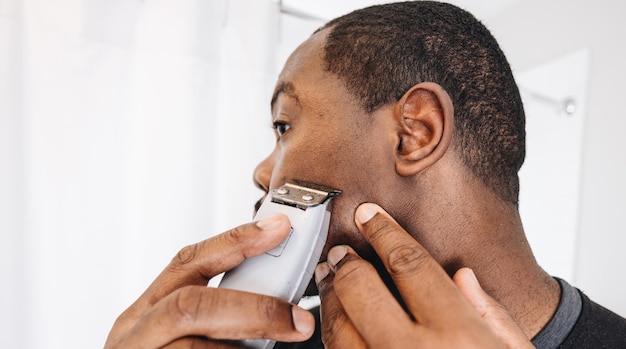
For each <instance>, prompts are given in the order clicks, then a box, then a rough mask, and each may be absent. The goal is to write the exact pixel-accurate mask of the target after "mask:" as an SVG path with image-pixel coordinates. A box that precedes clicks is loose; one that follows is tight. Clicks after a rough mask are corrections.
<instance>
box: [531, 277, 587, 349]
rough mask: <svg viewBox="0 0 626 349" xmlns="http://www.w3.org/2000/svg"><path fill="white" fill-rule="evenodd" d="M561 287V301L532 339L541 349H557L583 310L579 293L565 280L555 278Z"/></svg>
mask: <svg viewBox="0 0 626 349" xmlns="http://www.w3.org/2000/svg"><path fill="white" fill-rule="evenodd" d="M556 279H557V280H558V281H559V284H560V285H561V300H560V301H559V307H558V308H557V309H556V312H555V313H554V316H552V319H551V320H550V322H548V324H547V325H546V327H544V328H543V329H542V330H541V331H540V332H539V333H538V334H537V335H536V336H535V338H533V340H532V342H533V345H534V346H535V347H537V348H541V349H553V348H557V347H558V346H559V345H560V344H561V343H563V341H565V338H567V335H569V333H570V332H571V331H572V328H574V325H576V321H577V320H578V317H579V316H580V312H581V311H582V308H583V303H582V299H581V297H580V293H578V290H577V289H575V288H574V287H572V286H570V284H568V283H567V282H566V281H565V280H561V279H558V278H556Z"/></svg>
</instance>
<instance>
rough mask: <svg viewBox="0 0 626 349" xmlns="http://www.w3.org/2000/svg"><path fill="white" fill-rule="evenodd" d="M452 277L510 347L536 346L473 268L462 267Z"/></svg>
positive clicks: (492, 328) (522, 348) (519, 348)
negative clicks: (486, 287)
mask: <svg viewBox="0 0 626 349" xmlns="http://www.w3.org/2000/svg"><path fill="white" fill-rule="evenodd" d="M452 279H453V281H454V283H455V284H456V286H457V287H458V289H459V290H460V291H461V293H463V295H464V296H465V298H466V299H467V300H468V301H469V302H470V304H472V306H473V307H474V309H475V310H476V311H477V312H478V313H479V314H480V316H481V317H482V318H483V320H485V321H486V322H487V325H488V326H489V328H491V330H492V331H493V332H494V333H495V334H496V335H497V336H498V338H500V340H501V341H502V342H503V343H504V345H505V346H506V347H507V348H508V349H526V348H534V346H533V345H532V343H531V342H530V340H529V339H528V337H526V334H524V332H523V331H522V330H521V329H520V328H519V326H517V324H516V323H515V321H514V320H513V318H512V317H511V315H510V314H509V313H508V312H507V311H506V309H505V308H504V307H503V306H502V305H500V303H498V302H496V300H495V299H493V298H491V296H489V295H488V294H487V293H486V292H485V291H484V290H483V289H482V287H481V286H480V284H479V283H478V279H477V278H476V275H474V272H473V271H472V269H469V268H461V269H459V270H458V271H457V272H456V274H454V277H453V278H452Z"/></svg>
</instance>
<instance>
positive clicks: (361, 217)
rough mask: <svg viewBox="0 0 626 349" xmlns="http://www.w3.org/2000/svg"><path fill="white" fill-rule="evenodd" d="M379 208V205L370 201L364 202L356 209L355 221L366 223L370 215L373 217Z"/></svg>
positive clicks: (370, 217)
mask: <svg viewBox="0 0 626 349" xmlns="http://www.w3.org/2000/svg"><path fill="white" fill-rule="evenodd" d="M380 210H382V209H381V208H380V206H378V205H376V204H371V203H365V204H362V205H361V206H359V207H358V208H357V209H356V214H355V218H356V221H357V223H361V224H364V223H367V222H368V221H369V220H370V219H372V217H374V216H375V215H376V214H377V213H378V212H379V211H380Z"/></svg>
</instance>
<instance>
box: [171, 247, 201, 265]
mask: <svg viewBox="0 0 626 349" xmlns="http://www.w3.org/2000/svg"><path fill="white" fill-rule="evenodd" d="M197 254H198V244H194V245H189V246H185V247H183V248H182V249H181V250H180V251H178V253H177V254H176V256H174V258H173V259H172V263H171V264H172V265H173V266H178V267H180V266H184V265H187V264H189V263H190V262H191V261H192V260H194V258H196V255H197Z"/></svg>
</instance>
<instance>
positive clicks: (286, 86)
mask: <svg viewBox="0 0 626 349" xmlns="http://www.w3.org/2000/svg"><path fill="white" fill-rule="evenodd" d="M281 94H285V95H287V96H289V97H290V98H292V99H293V100H295V101H296V103H298V104H300V99H298V94H297V93H296V88H295V87H294V86H293V84H292V83H291V82H288V81H283V82H281V83H279V84H278V86H276V89H275V90H274V94H273V95H272V101H271V103H270V108H271V109H270V110H274V103H276V100H277V99H278V96H280V95H281Z"/></svg>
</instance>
